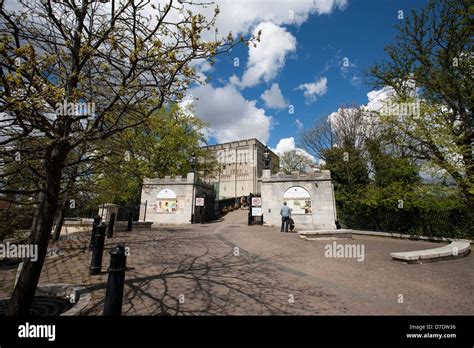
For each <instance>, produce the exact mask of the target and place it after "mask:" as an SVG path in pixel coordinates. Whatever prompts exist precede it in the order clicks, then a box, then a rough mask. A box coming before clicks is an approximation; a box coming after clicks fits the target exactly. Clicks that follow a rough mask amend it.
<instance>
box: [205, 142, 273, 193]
mask: <svg viewBox="0 0 474 348" xmlns="http://www.w3.org/2000/svg"><path fill="white" fill-rule="evenodd" d="M204 148H205V149H208V150H210V151H211V153H214V155H215V158H216V159H217V162H218V170H217V172H216V173H214V176H215V177H214V178H208V179H206V181H208V182H210V183H212V184H213V185H214V187H215V190H216V194H217V197H218V199H224V198H232V197H240V196H248V195H249V193H260V183H259V180H258V179H259V178H260V177H261V176H262V171H263V169H264V166H265V165H264V163H263V159H262V156H263V153H264V152H265V149H266V146H265V145H263V144H262V143H261V142H260V141H258V140H257V139H247V140H238V141H232V142H228V143H222V144H216V145H209V146H205V147H204ZM268 151H269V153H270V157H271V164H270V166H271V169H272V172H277V171H278V168H279V166H280V163H279V157H278V156H277V155H276V154H275V153H273V152H272V151H271V150H270V149H268Z"/></svg>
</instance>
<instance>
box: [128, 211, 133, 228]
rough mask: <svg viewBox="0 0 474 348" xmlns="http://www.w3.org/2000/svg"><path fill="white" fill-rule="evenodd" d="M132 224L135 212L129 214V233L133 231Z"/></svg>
mask: <svg viewBox="0 0 474 348" xmlns="http://www.w3.org/2000/svg"><path fill="white" fill-rule="evenodd" d="M132 223H133V212H130V213H128V224H127V231H131V230H132Z"/></svg>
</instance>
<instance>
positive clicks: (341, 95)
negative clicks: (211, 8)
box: [191, 0, 427, 148]
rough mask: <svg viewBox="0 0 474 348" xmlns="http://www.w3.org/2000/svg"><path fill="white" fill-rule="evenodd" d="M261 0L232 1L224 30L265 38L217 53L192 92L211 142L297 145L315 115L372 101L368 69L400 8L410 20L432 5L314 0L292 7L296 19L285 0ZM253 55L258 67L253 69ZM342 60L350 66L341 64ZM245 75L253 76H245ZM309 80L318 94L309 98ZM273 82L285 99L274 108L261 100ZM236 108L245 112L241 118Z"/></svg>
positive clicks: (415, 0) (402, 0)
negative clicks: (234, 17) (271, 0)
mask: <svg viewBox="0 0 474 348" xmlns="http://www.w3.org/2000/svg"><path fill="white" fill-rule="evenodd" d="M260 2H261V4H258V5H255V3H258V1H257V0H255V1H248V0H247V1H240V2H238V1H237V2H236V3H235V4H233V5H232V8H230V5H228V4H227V5H224V6H223V8H221V10H222V14H223V17H224V18H223V22H222V23H223V27H224V30H225V29H227V28H229V27H230V29H234V31H233V32H234V33H235V32H236V31H239V30H240V32H241V33H243V34H244V35H245V34H250V33H252V32H253V31H254V30H255V28H259V27H260V28H263V33H262V42H261V43H260V44H259V45H258V46H257V49H255V50H254V52H250V50H249V48H248V47H246V46H244V45H241V46H239V47H237V48H235V49H234V50H233V51H232V52H231V53H230V54H229V55H225V56H219V57H218V60H217V62H216V64H215V65H214V67H213V68H212V69H205V68H204V69H203V73H204V75H206V76H210V77H211V79H212V80H211V83H210V85H208V86H207V88H202V89H199V88H198V89H196V90H194V91H191V93H192V94H193V96H194V97H198V98H199V100H198V101H197V102H196V103H197V115H198V116H199V117H200V118H202V119H204V120H205V121H207V122H209V124H210V126H211V132H210V134H209V141H210V143H216V142H219V141H230V140H237V139H239V138H251V137H257V138H259V139H260V140H261V141H263V142H266V143H267V144H268V145H269V146H270V147H272V148H276V147H277V145H278V143H279V142H280V141H281V140H282V139H289V138H293V140H294V143H296V145H297V143H298V134H299V132H300V130H301V129H303V128H308V127H310V126H311V125H312V124H313V123H314V122H315V120H316V119H318V118H320V117H324V116H326V115H328V114H330V113H332V112H334V111H337V109H338V108H339V107H341V106H349V105H362V104H367V102H368V97H367V93H368V92H370V91H371V90H373V88H372V87H371V86H370V84H368V82H369V81H368V78H367V76H366V75H365V71H367V69H368V67H369V66H371V65H372V64H373V63H374V62H377V61H380V60H381V59H383V58H384V57H385V54H384V50H383V49H384V46H385V45H386V44H388V43H390V42H393V39H394V37H395V35H396V34H397V30H396V28H395V25H396V24H398V23H400V22H401V21H402V20H403V19H402V20H400V19H398V16H399V13H400V12H399V11H403V16H404V18H406V16H407V15H409V12H410V9H420V8H423V7H425V6H426V3H427V1H425V0H383V1H382V0H352V1H351V0H347V1H346V0H333V1H332V0H324V1H319V2H318V1H316V2H315V5H314V6H316V7H313V8H312V7H311V2H309V3H310V4H309V5H301V7H300V8H298V9H297V8H296V7H297V6H295V10H294V12H295V14H294V16H295V17H298V16H299V17H298V18H296V19H294V22H292V21H291V20H286V19H285V18H284V17H282V16H284V15H285V16H286V15H287V13H288V12H289V11H293V10H292V7H291V5H288V1H282V2H281V3H280V5H282V4H284V5H282V6H278V5H276V4H275V5H274V6H271V5H268V2H266V1H260ZM331 2H332V3H333V4H332V7H331V8H330V9H328V7H324V8H322V7H321V6H323V5H321V4H318V3H325V4H324V6H326V5H327V3H331ZM249 3H251V4H250V5H249ZM277 3H278V1H277ZM290 4H291V2H290ZM254 5H255V6H261V9H262V11H265V12H266V13H265V14H263V15H261V16H260V15H259V14H258V13H257V14H253V15H254V17H251V16H252V14H250V15H249V14H247V13H246V12H249V11H251V10H253V11H254V10H255V8H249V7H252V6H254ZM284 6H286V7H285V8H281V7H284ZM288 6H289V7H288ZM305 6H306V7H305ZM317 6H320V7H319V8H318V7H317ZM315 8H316V10H315ZM236 10H237V12H235V11H236ZM226 11H228V12H231V11H234V12H235V13H243V16H247V17H246V18H247V22H249V23H247V22H246V23H245V25H243V24H242V23H238V22H237V23H230V24H228V23H226V22H225V20H226V19H228V18H230V17H228V16H229V14H227V13H226ZM272 11H274V13H272ZM305 11H306V12H305ZM305 15H306V18H305ZM259 16H260V17H259ZM252 20H253V22H252ZM262 23H263V24H262ZM218 24H219V22H218ZM232 25H234V26H233V27H232ZM239 25H240V27H239ZM265 29H267V30H265ZM270 33H271V35H270ZM266 34H267V35H266ZM264 40H265V42H263V41H264ZM260 46H261V47H260ZM279 47H281V50H280V51H279ZM275 57H277V58H275ZM235 58H238V59H239V66H238V67H236V66H234V62H235ZM345 58H347V59H346V60H344V59H345ZM252 59H253V66H252V65H250V66H249V64H248V63H249V60H250V61H251V63H252ZM266 59H267V60H268V61H266ZM272 59H274V60H272ZM269 62H270V63H274V64H273V65H272V64H268V63H269ZM344 62H345V63H346V65H348V66H347V67H344V66H343V63H344ZM266 63H267V64H268V65H267V68H265V64H266ZM262 66H263V68H262ZM252 69H253V70H252ZM262 69H263V70H262ZM265 69H266V70H265ZM272 69H273V70H272ZM249 70H250V72H248V71H249ZM262 71H263V72H262ZM246 72H247V75H249V76H247V77H245V78H244V75H245V74H246ZM253 72H260V73H261V74H262V77H261V78H260V79H258V81H255V79H252V77H251V75H252V76H255V74H253ZM257 75H258V74H257ZM232 76H233V77H232ZM246 81H247V82H246ZM249 81H250V82H249ZM318 82H319V84H318ZM274 84H277V86H274ZM304 84H307V87H308V88H310V87H313V88H314V91H315V92H314V93H313V94H312V95H308V96H306V97H305V95H304V92H305V90H307V88H305V87H304ZM302 85H303V86H302ZM298 86H300V87H299V88H298ZM272 87H274V90H273V91H275V90H277V89H278V88H279V90H280V91H281V96H282V97H283V98H284V104H282V103H281V102H282V100H280V105H279V106H278V107H269V106H268V103H266V102H265V101H264V100H263V99H262V94H263V93H264V92H265V91H268V90H270V89H271V88H272ZM316 91H317V92H316ZM220 103H221V104H226V105H220ZM270 104H271V103H270ZM277 104H278V103H277ZM289 105H292V106H293V107H294V114H290V113H289V112H288V111H289V108H288V106H289ZM226 107H227V108H226ZM239 110H240V111H241V112H242V113H244V114H246V116H245V115H242V117H239V116H238V115H239V113H238V112H239ZM213 113H215V115H213ZM252 113H254V114H255V118H254V121H252V120H251V119H252V118H253V116H252ZM232 119H234V120H233V121H232ZM266 128H268V131H265V130H266ZM247 134H248V136H246V135H247ZM287 143H288V141H287ZM290 143H291V142H290ZM289 146H290V147H291V146H293V145H291V144H290V145H289Z"/></svg>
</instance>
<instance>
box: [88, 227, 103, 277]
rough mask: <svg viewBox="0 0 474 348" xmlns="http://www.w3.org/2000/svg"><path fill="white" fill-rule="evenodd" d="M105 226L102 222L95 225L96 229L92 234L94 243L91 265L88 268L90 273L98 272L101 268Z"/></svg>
mask: <svg viewBox="0 0 474 348" xmlns="http://www.w3.org/2000/svg"><path fill="white" fill-rule="evenodd" d="M106 227H107V226H106V225H105V224H104V223H103V224H101V225H99V226H97V231H96V233H95V236H94V245H93V247H92V258H91V267H90V269H89V274H90V275H96V274H99V273H100V271H101V269H102V255H103V254H104V241H105V228H106Z"/></svg>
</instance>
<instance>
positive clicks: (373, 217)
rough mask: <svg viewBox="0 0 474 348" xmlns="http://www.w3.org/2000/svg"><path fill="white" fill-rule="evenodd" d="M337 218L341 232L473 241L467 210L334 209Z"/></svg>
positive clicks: (472, 224)
mask: <svg viewBox="0 0 474 348" xmlns="http://www.w3.org/2000/svg"><path fill="white" fill-rule="evenodd" d="M337 214H338V217H339V220H340V223H341V225H342V227H343V228H351V229H360V230H370V231H381V232H398V233H406V234H413V235H425V236H444V237H453V238H462V237H471V238H472V237H474V218H473V214H469V212H468V211H467V210H461V209H449V210H442V211H435V210H422V209H415V208H413V209H388V208H384V207H377V208H370V207H357V208H353V207H344V208H341V207H338V210H337Z"/></svg>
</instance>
